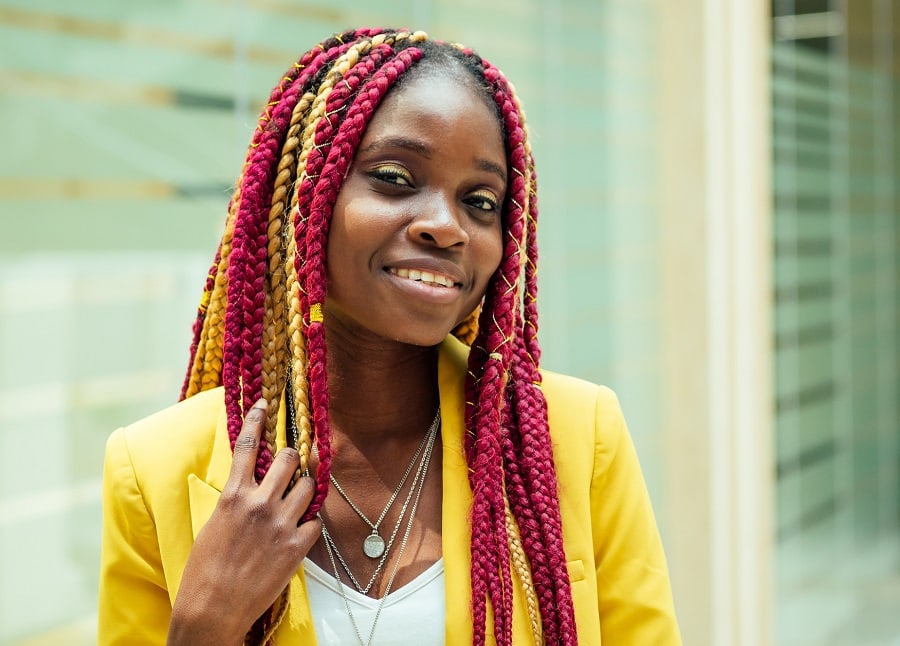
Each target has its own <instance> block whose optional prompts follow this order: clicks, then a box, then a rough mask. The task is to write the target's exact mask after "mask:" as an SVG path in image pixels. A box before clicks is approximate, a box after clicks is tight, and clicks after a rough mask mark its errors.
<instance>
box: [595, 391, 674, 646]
mask: <svg viewBox="0 0 900 646" xmlns="http://www.w3.org/2000/svg"><path fill="white" fill-rule="evenodd" d="M595 432H596V438H595V443H594V446H595V456H594V477H593V481H592V492H591V505H592V514H593V518H594V530H593V533H594V550H595V556H596V559H597V560H596V564H597V590H598V606H599V607H598V611H599V616H600V633H601V639H602V643H603V644H654V646H670V645H671V646H677V645H680V644H681V637H680V634H679V630H678V624H677V621H676V618H675V609H674V605H673V601H672V592H671V586H670V583H669V574H668V568H667V566H666V558H665V554H664V552H663V547H662V541H661V540H660V537H659V531H658V529H657V525H656V520H655V518H654V515H653V510H652V508H651V505H650V497H649V495H648V493H647V487H646V484H645V482H644V477H643V475H642V473H641V468H640V465H639V463H638V459H637V454H636V453H635V449H634V445H633V444H632V441H631V436H630V435H629V433H628V429H627V428H626V425H625V419H624V417H623V416H622V411H621V408H620V407H619V402H618V400H617V399H616V396H615V395H614V394H613V392H612V391H611V390H609V389H607V388H601V389H600V392H599V393H598V395H597V402H596V413H595Z"/></svg>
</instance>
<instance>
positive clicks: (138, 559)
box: [98, 429, 172, 646]
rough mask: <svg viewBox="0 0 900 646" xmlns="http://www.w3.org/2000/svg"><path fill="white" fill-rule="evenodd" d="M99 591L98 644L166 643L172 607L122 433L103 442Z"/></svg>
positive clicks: (151, 526)
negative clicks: (104, 450) (105, 442)
mask: <svg viewBox="0 0 900 646" xmlns="http://www.w3.org/2000/svg"><path fill="white" fill-rule="evenodd" d="M99 591H100V592H99V595H100V598H99V609H98V613H99V614H98V644H100V645H101V646H113V645H119V644H122V645H125V644H128V645H129V646H141V645H144V644H148V645H149V644H165V643H166V634H167V632H168V627H169V619H170V616H171V611H172V607H171V603H170V601H169V593H168V591H167V587H166V582H165V577H164V575H163V568H162V560H161V558H160V551H159V543H158V540H157V535H156V526H155V524H154V521H153V518H152V516H151V515H150V512H149V511H148V510H147V506H146V504H145V502H144V498H143V496H142V494H141V490H140V487H139V486H138V481H137V478H136V476H135V472H134V467H133V464H132V461H131V455H130V452H129V449H128V443H127V435H126V433H125V431H124V429H119V430H118V431H116V432H115V433H113V434H112V435H111V436H110V438H109V440H108V441H107V444H106V460H105V463H104V468H103V534H102V541H101V555H100V588H99Z"/></svg>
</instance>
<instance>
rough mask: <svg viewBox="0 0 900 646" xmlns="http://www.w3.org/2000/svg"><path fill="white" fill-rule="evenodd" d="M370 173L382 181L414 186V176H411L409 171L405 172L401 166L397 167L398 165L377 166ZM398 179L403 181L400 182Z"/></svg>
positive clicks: (396, 184)
mask: <svg viewBox="0 0 900 646" xmlns="http://www.w3.org/2000/svg"><path fill="white" fill-rule="evenodd" d="M370 175H371V176H372V177H374V178H375V179H377V180H379V181H381V182H385V183H386V184H393V185H395V186H412V177H410V175H409V173H407V172H405V171H404V170H403V169H401V168H397V167H396V166H385V167H382V168H376V169H375V170H373V171H372V172H371V173H370ZM396 180H403V181H402V182H398V181H396Z"/></svg>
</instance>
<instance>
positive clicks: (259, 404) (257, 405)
mask: <svg viewBox="0 0 900 646" xmlns="http://www.w3.org/2000/svg"><path fill="white" fill-rule="evenodd" d="M268 407H269V402H267V401H266V399H265V397H260V398H259V399H257V400H256V403H255V404H253V408H258V409H260V410H266V409H267V408H268Z"/></svg>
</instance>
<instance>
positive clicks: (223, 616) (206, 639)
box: [168, 400, 321, 646]
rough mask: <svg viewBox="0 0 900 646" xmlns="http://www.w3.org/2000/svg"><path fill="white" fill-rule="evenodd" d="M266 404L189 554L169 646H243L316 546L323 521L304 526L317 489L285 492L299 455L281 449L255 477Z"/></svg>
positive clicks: (240, 441) (249, 419) (301, 485)
mask: <svg viewBox="0 0 900 646" xmlns="http://www.w3.org/2000/svg"><path fill="white" fill-rule="evenodd" d="M265 419H266V403H265V401H263V400H260V401H259V402H257V403H256V404H255V405H254V406H253V408H251V409H250V411H249V412H248V413H247V416H246V417H245V419H244V426H243V428H242V429H241V433H240V435H238V437H237V441H236V442H235V445H234V461H233V462H232V465H231V473H230V474H229V476H228V481H227V482H226V483H225V487H224V490H223V491H222V496H221V498H220V499H219V503H218V505H216V509H215V511H214V512H213V514H212V516H211V517H210V519H209V522H208V523H206V525H204V526H203V528H202V529H201V530H200V533H199V534H198V535H197V539H196V541H195V542H194V546H193V548H191V553H190V556H189V557H188V561H187V565H186V566H185V569H184V575H183V576H182V579H181V587H180V588H179V590H178V595H177V597H176V598H175V604H174V606H173V608H172V621H171V623H170V625H169V637H168V644H169V646H174V645H176V644H190V645H191V646H197V645H199V644H216V645H220V644H242V643H243V640H244V636H245V634H246V633H247V631H248V630H250V627H251V626H252V625H253V622H254V621H256V620H257V619H258V618H259V617H260V616H261V615H262V614H263V613H264V612H265V611H266V610H267V609H268V608H269V606H270V605H272V603H273V602H274V601H275V599H276V598H277V597H278V595H279V594H280V593H281V591H282V590H284V588H285V586H287V584H288V582H289V581H290V580H291V577H292V576H293V574H294V572H296V571H297V568H298V567H299V566H300V562H301V561H302V560H303V558H304V557H305V556H306V554H307V553H308V552H309V550H310V548H312V546H313V544H314V543H315V542H316V540H318V538H319V534H320V532H321V521H319V520H318V519H316V520H311V521H309V522H306V523H303V524H302V525H301V524H300V518H301V517H302V516H303V514H304V512H305V511H306V508H307V507H308V506H309V503H310V500H312V496H313V491H314V488H315V483H314V481H313V479H312V478H308V477H305V478H300V479H299V480H298V481H297V483H296V484H295V485H294V486H293V487H292V488H291V489H290V490H288V487H289V486H290V483H291V478H292V477H293V475H294V472H295V471H296V469H297V467H298V465H299V464H300V457H299V455H298V454H297V451H295V450H294V449H291V448H285V449H282V450H281V451H279V452H278V453H277V454H276V456H275V459H274V461H273V462H272V466H271V468H270V469H269V471H268V473H267V474H266V476H265V478H263V481H262V482H261V483H259V484H257V483H256V481H255V480H254V477H253V472H254V467H255V464H256V457H257V453H258V450H259V441H260V436H261V434H262V428H263V425H264V424H265Z"/></svg>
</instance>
